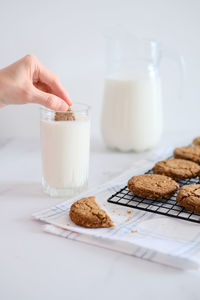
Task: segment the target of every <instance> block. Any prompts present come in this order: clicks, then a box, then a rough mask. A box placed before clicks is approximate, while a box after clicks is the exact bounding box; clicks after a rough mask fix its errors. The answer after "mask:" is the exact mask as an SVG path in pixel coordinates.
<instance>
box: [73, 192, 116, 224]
mask: <svg viewBox="0 0 200 300" xmlns="http://www.w3.org/2000/svg"><path fill="white" fill-rule="evenodd" d="M69 215H70V218H71V220H72V221H73V222H74V223H75V224H77V225H79V226H83V227H87V228H99V227H112V226H114V223H113V222H112V220H111V218H110V217H109V215H108V214H107V213H106V212H105V210H103V209H101V207H100V206H99V204H98V203H97V202H96V199H95V197H87V198H82V199H80V200H78V201H76V202H75V203H73V204H72V206H71V208H70V212H69Z"/></svg>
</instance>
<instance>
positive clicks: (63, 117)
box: [54, 107, 75, 121]
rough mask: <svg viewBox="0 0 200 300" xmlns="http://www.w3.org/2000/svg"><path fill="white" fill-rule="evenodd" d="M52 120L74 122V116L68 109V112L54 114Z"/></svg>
mask: <svg viewBox="0 0 200 300" xmlns="http://www.w3.org/2000/svg"><path fill="white" fill-rule="evenodd" d="M54 120H55V121H74V120H75V116H74V113H73V112H72V109H71V107H69V108H68V110H67V111H65V112H61V111H57V112H56V114H55V118H54Z"/></svg>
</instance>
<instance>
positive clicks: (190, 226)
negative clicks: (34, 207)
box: [33, 147, 200, 269]
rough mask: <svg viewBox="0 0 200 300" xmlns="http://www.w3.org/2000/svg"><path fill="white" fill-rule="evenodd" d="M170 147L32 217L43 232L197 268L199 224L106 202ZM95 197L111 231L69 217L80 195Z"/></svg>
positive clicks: (164, 154) (163, 262)
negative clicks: (44, 223)
mask: <svg viewBox="0 0 200 300" xmlns="http://www.w3.org/2000/svg"><path fill="white" fill-rule="evenodd" d="M171 150H172V149H171V148H170V147H168V148H165V149H162V150H159V151H156V152H154V153H153V154H152V153H151V155H149V157H147V158H146V159H145V160H140V161H137V162H135V164H134V165H133V166H132V167H131V168H130V169H129V170H127V171H126V172H124V173H123V174H122V175H120V176H119V177H117V178H115V179H114V180H112V181H109V182H108V183H106V184H103V185H101V186H98V187H95V188H93V189H91V190H89V191H87V193H83V194H82V195H78V196H76V197H74V198H71V199H70V200H67V201H65V202H62V203H60V204H58V205H56V206H53V207H51V208H49V209H46V210H43V211H41V212H37V213H34V214H33V217H34V218H35V219H37V220H40V221H44V222H46V223H47V225H45V226H44V231H46V232H49V233H52V234H56V235H59V236H62V237H64V238H67V239H73V240H76V241H80V242H85V243H89V244H93V245H95V246H99V247H104V248H108V249H111V250H114V251H119V252H122V253H126V254H129V255H133V256H136V257H139V258H142V259H146V260H149V261H152V262H157V263H161V264H165V265H169V266H172V267H176V268H181V269H197V268H199V266H200V224H196V223H191V222H188V221H182V220H179V219H175V218H171V217H167V216H161V215H158V214H155V213H149V212H146V211H141V210H138V209H133V208H127V207H123V206H119V205H116V204H112V203H108V202H107V199H108V198H109V197H110V196H111V195H112V194H114V193H115V192H116V191H118V190H119V189H120V188H122V187H123V186H124V185H126V184H127V180H128V179H129V178H130V177H131V176H134V175H138V174H143V173H144V172H145V171H147V170H148V169H150V168H151V167H152V166H153V164H154V162H155V161H158V160H161V159H164V158H167V157H168V156H169V154H171ZM87 195H88V196H96V199H97V201H98V203H99V204H100V205H101V207H102V208H103V209H105V210H106V211H107V212H108V214H109V215H110V217H111V218H112V220H113V221H114V223H115V227H112V228H100V229H87V228H82V227H79V226H77V225H75V224H74V223H73V222H72V221H71V220H70V218H69V210H70V206H71V204H72V203H73V202H74V201H76V200H78V199H80V198H81V197H83V196H87Z"/></svg>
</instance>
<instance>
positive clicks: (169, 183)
mask: <svg viewBox="0 0 200 300" xmlns="http://www.w3.org/2000/svg"><path fill="white" fill-rule="evenodd" d="M128 188H129V190H130V191H131V192H132V193H134V194H135V195H137V196H139V197H147V198H152V199H162V198H169V197H170V196H172V195H173V194H174V193H175V192H176V191H177V190H178V188H179V185H178V183H177V182H176V181H174V180H173V179H171V178H170V177H168V176H165V175H157V174H144V175H139V176H134V177H132V178H131V179H130V180H129V181H128Z"/></svg>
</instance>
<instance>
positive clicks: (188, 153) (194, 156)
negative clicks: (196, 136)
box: [174, 145, 200, 164]
mask: <svg viewBox="0 0 200 300" xmlns="http://www.w3.org/2000/svg"><path fill="white" fill-rule="evenodd" d="M174 157H175V158H182V159H187V160H191V161H194V162H196V163H198V164H199V163H200V146H197V145H195V146H185V147H181V148H176V149H175V150H174Z"/></svg>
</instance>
